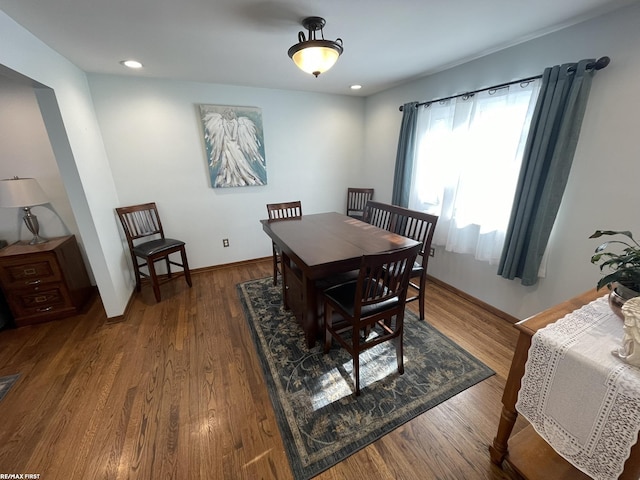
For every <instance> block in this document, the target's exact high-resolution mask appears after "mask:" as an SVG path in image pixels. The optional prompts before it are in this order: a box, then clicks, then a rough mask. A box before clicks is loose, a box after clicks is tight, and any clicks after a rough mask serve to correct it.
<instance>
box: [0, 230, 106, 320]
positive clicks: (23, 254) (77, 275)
mask: <svg viewBox="0 0 640 480" xmlns="http://www.w3.org/2000/svg"><path fill="white" fill-rule="evenodd" d="M0 287H2V290H3V291H4V294H5V297H6V299H7V302H8V303H9V307H10V308H11V312H12V313H13V317H14V321H15V324H16V326H18V327H21V326H23V325H30V324H34V323H40V322H47V321H49V320H55V319H59V318H64V317H68V316H71V315H76V314H77V313H79V312H80V311H81V310H82V308H83V307H84V306H85V304H86V303H87V301H88V300H89V299H90V298H91V296H92V294H93V291H94V289H93V287H92V286H91V283H90V281H89V275H88V274H87V270H86V268H85V266H84V262H83V260H82V256H81V255H80V249H79V248H78V243H77V242H76V239H75V237H74V236H73V235H71V236H67V237H59V238H52V239H50V240H49V241H47V242H46V243H41V244H38V245H28V244H24V243H14V244H12V245H9V246H7V247H5V248H3V249H2V250H0Z"/></svg>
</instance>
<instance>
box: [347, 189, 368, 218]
mask: <svg viewBox="0 0 640 480" xmlns="http://www.w3.org/2000/svg"><path fill="white" fill-rule="evenodd" d="M372 198H373V188H351V187H350V188H347V215H348V216H354V215H355V216H358V217H362V215H363V213H364V208H365V206H366V205H367V202H368V201H369V200H371V199H372Z"/></svg>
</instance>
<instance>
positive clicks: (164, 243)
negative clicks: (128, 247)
mask: <svg viewBox="0 0 640 480" xmlns="http://www.w3.org/2000/svg"><path fill="white" fill-rule="evenodd" d="M183 246H184V242H182V241H180V240H175V239H173V238H158V239H157V240H151V241H149V242H143V243H140V244H139V245H136V246H135V247H133V253H135V254H136V255H137V256H139V257H149V256H151V255H156V254H158V253H162V252H166V251H167V250H172V249H175V248H178V247H183Z"/></svg>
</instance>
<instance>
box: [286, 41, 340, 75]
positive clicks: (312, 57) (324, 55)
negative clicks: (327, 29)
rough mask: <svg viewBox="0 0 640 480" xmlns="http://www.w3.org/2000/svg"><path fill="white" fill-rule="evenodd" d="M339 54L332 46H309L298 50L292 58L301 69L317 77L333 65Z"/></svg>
mask: <svg viewBox="0 0 640 480" xmlns="http://www.w3.org/2000/svg"><path fill="white" fill-rule="evenodd" d="M339 56H340V52H338V51H337V50H335V49H334V48H331V47H308V48H303V49H301V50H298V51H297V52H295V53H294V54H293V55H292V56H291V58H292V59H293V61H294V63H295V64H296V65H297V66H298V68H300V70H302V71H303V72H307V73H310V74H312V75H315V76H316V77H317V76H318V75H320V74H321V73H324V72H326V71H327V70H329V69H330V68H331V67H333V65H334V64H335V63H336V61H337V60H338V57H339Z"/></svg>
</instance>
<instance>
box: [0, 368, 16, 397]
mask: <svg viewBox="0 0 640 480" xmlns="http://www.w3.org/2000/svg"><path fill="white" fill-rule="evenodd" d="M19 377H20V374H19V373H17V374H15V375H7V376H6V377H0V400H2V399H3V398H4V396H5V395H6V394H7V392H8V391H9V389H10V388H11V387H13V384H14V383H16V381H17V380H18V378H19Z"/></svg>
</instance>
